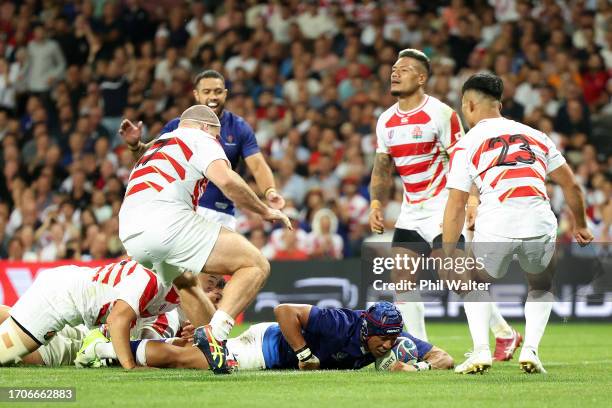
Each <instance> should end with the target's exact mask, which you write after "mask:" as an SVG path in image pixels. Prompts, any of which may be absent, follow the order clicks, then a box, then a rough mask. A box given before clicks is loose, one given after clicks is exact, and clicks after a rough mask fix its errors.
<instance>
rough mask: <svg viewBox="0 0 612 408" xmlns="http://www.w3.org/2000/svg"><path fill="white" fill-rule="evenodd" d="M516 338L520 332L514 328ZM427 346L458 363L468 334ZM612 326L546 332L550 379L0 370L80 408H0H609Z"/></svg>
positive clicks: (508, 372) (460, 327)
mask: <svg viewBox="0 0 612 408" xmlns="http://www.w3.org/2000/svg"><path fill="white" fill-rule="evenodd" d="M515 327H517V328H519V329H520V330H521V332H522V330H523V326H522V325H520V326H519V325H516V326H515ZM427 329H428V331H429V334H430V337H431V340H432V341H433V342H434V343H435V344H437V345H438V346H440V347H442V348H443V349H446V350H447V351H448V352H449V353H451V355H452V356H453V357H454V358H455V362H461V361H463V358H464V357H463V353H464V352H465V351H467V350H468V349H469V347H470V345H471V342H470V340H469V333H468V329H467V325H466V324H463V323H429V324H428V326H427ZM611 339H612V325H611V324H588V323H568V324H563V323H554V324H550V325H549V327H548V328H547V332H546V334H545V336H544V339H543V341H542V344H541V346H540V356H541V358H542V361H543V363H544V366H545V367H546V368H547V370H548V374H547V375H527V374H524V373H522V372H520V370H519V368H518V363H517V361H516V360H517V359H518V353H517V354H516V355H515V359H514V360H513V361H510V362H507V363H496V364H494V366H493V368H492V370H491V371H490V372H488V373H487V374H485V375H475V376H467V375H457V374H454V373H453V372H451V371H444V372H442V371H430V372H421V373H379V372H376V371H374V369H373V368H372V367H368V368H365V369H363V370H361V371H335V372H331V371H327V372H325V371H320V372H299V371H264V372H250V373H249V372H242V373H237V374H234V375H231V376H223V377H219V376H213V375H212V374H211V373H209V372H201V371H195V370H141V371H132V372H125V371H123V370H121V369H119V368H106V369H89V370H77V369H76V368H72V367H65V368H58V369H53V368H44V367H36V368H24V367H17V368H0V386H2V387H10V386H19V387H76V393H77V402H76V403H74V402H73V403H47V404H46V405H45V404H32V403H4V404H2V403H0V406H11V407H26V406H37V407H38V406H51V407H60V406H67V407H76V406H87V407H105V408H107V407H151V408H153V407H162V406H163V407H170V406H171V407H187V408H191V407H226V406H229V407H263V408H272V407H316V408H319V407H333V408H352V407H379V406H384V407H389V406H392V405H394V406H396V407H444V406H448V407H463V406H465V407H497V406H508V407H515V406H516V407H518V406H521V407H525V406H533V407H555V408H559V407H574V408H575V407H578V406H580V407H583V406H584V407H593V406H607V407H609V406H612V347H611V345H612V340H611Z"/></svg>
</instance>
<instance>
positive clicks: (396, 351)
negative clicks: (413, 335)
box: [374, 337, 419, 371]
mask: <svg viewBox="0 0 612 408" xmlns="http://www.w3.org/2000/svg"><path fill="white" fill-rule="evenodd" d="M418 358H419V353H418V351H417V347H416V344H414V342H413V341H412V340H410V339H409V338H408V337H398V338H397V340H395V345H393V348H392V349H391V350H389V351H388V352H387V354H385V355H384V356H382V357H379V358H377V359H376V362H375V363H374V365H375V366H376V369H377V370H379V371H389V370H390V369H391V367H393V365H394V364H395V363H396V362H398V361H400V362H402V363H408V364H413V363H416V362H417V361H418Z"/></svg>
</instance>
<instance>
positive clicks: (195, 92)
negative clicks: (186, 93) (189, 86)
mask: <svg viewBox="0 0 612 408" xmlns="http://www.w3.org/2000/svg"><path fill="white" fill-rule="evenodd" d="M191 92H193V99H195V100H196V101H197V100H198V90H197V89H194V90H193V91H191Z"/></svg>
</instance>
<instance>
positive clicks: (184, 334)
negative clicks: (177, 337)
mask: <svg viewBox="0 0 612 408" xmlns="http://www.w3.org/2000/svg"><path fill="white" fill-rule="evenodd" d="M185 323H186V324H185V326H183V328H182V329H181V339H185V340H192V339H193V333H194V332H195V327H194V326H193V324H191V322H190V321H186V322H185Z"/></svg>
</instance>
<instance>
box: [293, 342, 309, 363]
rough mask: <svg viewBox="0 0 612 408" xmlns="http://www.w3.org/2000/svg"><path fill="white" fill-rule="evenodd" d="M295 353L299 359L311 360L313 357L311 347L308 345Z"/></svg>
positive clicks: (302, 360)
mask: <svg viewBox="0 0 612 408" xmlns="http://www.w3.org/2000/svg"><path fill="white" fill-rule="evenodd" d="M295 355H296V356H297V358H298V360H300V361H301V362H304V361H307V360H309V359H310V357H312V351H310V348H308V346H304V347H302V348H301V349H299V350H297V351H296V352H295Z"/></svg>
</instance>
